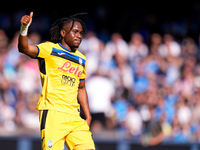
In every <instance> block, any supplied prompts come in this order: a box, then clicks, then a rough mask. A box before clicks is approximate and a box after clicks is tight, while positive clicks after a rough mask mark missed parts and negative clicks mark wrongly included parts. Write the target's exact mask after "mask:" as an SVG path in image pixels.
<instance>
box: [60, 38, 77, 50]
mask: <svg viewBox="0 0 200 150" xmlns="http://www.w3.org/2000/svg"><path fill="white" fill-rule="evenodd" d="M60 43H61V44H62V45H63V46H64V47H65V48H67V49H68V50H70V51H73V49H74V48H71V47H70V46H69V45H68V44H67V43H65V42H64V41H63V40H61V42H60Z"/></svg>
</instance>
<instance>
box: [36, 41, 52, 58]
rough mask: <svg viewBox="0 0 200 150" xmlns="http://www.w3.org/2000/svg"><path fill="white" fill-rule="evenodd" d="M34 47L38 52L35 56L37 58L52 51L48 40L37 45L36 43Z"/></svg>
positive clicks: (44, 56)
mask: <svg viewBox="0 0 200 150" xmlns="http://www.w3.org/2000/svg"><path fill="white" fill-rule="evenodd" d="M36 47H37V48H38V54H37V56H36V58H38V57H39V58H46V57H47V56H49V55H50V54H51V52H52V46H51V44H50V42H45V43H41V44H38V45H36Z"/></svg>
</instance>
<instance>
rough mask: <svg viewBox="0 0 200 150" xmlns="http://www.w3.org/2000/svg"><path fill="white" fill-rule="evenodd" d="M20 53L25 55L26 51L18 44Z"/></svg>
mask: <svg viewBox="0 0 200 150" xmlns="http://www.w3.org/2000/svg"><path fill="white" fill-rule="evenodd" d="M18 51H19V52H20V53H24V50H23V48H22V47H21V46H20V45H19V44H18Z"/></svg>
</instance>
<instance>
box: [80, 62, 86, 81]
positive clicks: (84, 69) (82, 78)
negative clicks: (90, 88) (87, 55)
mask: <svg viewBox="0 0 200 150" xmlns="http://www.w3.org/2000/svg"><path fill="white" fill-rule="evenodd" d="M86 68H87V61H86V60H85V67H84V68H83V73H82V74H81V76H80V79H79V80H80V81H83V80H85V77H86Z"/></svg>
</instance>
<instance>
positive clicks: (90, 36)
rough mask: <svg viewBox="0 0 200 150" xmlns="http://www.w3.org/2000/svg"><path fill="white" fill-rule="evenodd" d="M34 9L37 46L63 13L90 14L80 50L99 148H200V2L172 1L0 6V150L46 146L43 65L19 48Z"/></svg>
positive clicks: (85, 18) (31, 39)
mask: <svg viewBox="0 0 200 150" xmlns="http://www.w3.org/2000/svg"><path fill="white" fill-rule="evenodd" d="M15 6H16V7H15ZM31 11H33V12H34V15H33V22H32V24H31V26H30V27H29V34H28V37H29V43H31V44H38V43H41V42H45V41H47V40H49V29H50V28H51V24H52V23H53V22H54V21H55V20H57V19H58V18H60V17H68V16H70V15H73V14H75V13H79V12H88V15H84V16H80V19H82V20H83V21H84V22H85V24H86V26H87V28H88V33H87V34H86V35H85V36H84V38H83V41H82V43H81V45H80V47H79V50H80V51H81V52H82V53H83V54H84V55H85V56H86V57H87V78H86V87H87V91H88V97H89V105H90V110H91V114H92V117H93V121H92V124H91V131H92V132H93V137H94V140H95V143H96V146H97V150H103V149H104V150H106V149H109V150H119V149H123V150H131V149H168V148H169V147H170V148H171V149H190V150H197V149H199V148H200V145H199V142H200V29H199V25H200V1H198V0H190V1H189V2H188V1H185V2H183V1H182V2H174V1H172V0H168V1H162V2H158V1H140V2H139V1H132V2H130V1H123V2H121V1H120V2H119V3H118V2H112V3H108V2H104V1H101V2H99V1H95V2H94V4H93V3H92V4H91V3H90V2H87V1H81V2H75V1H65V2H58V3H52V2H45V1H44V2H43V3H42V4H41V2H39V1H34V2H24V1H17V2H12V5H11V2H3V3H1V4H0V145H1V146H0V149H2V148H4V149H5V147H6V148H7V149H8V150H9V149H11V150H15V149H16V150H25V149H29V150H35V149H40V129H39V128H40V127H39V119H38V111H37V110H36V109H35V107H36V104H37V102H38V99H39V95H40V91H41V88H42V87H41V83H40V77H39V70H38V64H37V60H34V59H31V58H29V57H27V56H25V55H22V54H20V53H19V52H18V49H17V42H18V36H19V29H20V19H21V17H22V16H23V15H25V14H27V15H28V14H29V13H30V12H31ZM155 145H157V146H155Z"/></svg>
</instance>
